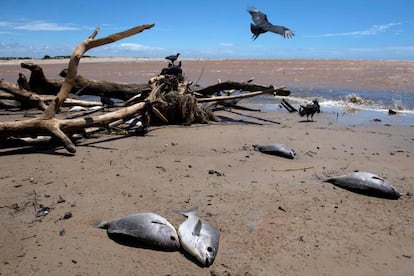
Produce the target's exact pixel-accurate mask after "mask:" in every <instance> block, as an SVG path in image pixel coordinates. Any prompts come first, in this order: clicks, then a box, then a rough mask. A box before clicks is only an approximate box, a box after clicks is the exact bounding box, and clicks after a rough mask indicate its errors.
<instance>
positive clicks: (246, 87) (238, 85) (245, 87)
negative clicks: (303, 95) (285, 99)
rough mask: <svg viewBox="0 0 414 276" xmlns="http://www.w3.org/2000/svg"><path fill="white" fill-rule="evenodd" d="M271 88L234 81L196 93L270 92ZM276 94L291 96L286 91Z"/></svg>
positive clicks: (215, 85)
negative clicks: (224, 91)
mask: <svg viewBox="0 0 414 276" xmlns="http://www.w3.org/2000/svg"><path fill="white" fill-rule="evenodd" d="M270 88H273V86H264V85H260V84H255V83H251V82H249V81H247V82H234V81H226V82H220V83H217V84H214V85H211V86H208V87H206V88H203V89H198V90H196V92H197V93H198V94H201V95H204V96H209V95H214V94H217V93H218V92H220V91H223V90H232V89H235V90H242V91H251V92H254V91H263V90H268V89H270ZM274 94H275V95H278V96H289V94H290V91H288V90H285V89H275V90H274Z"/></svg>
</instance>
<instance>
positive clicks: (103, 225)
mask: <svg viewBox="0 0 414 276" xmlns="http://www.w3.org/2000/svg"><path fill="white" fill-rule="evenodd" d="M93 227H96V228H102V229H108V228H109V222H108V221H106V220H103V221H101V222H98V223H95V224H94V225H93Z"/></svg>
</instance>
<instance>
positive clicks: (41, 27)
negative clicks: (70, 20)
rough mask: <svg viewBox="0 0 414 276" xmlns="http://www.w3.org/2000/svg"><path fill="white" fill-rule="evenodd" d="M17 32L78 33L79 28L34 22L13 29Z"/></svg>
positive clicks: (18, 25)
mask: <svg viewBox="0 0 414 276" xmlns="http://www.w3.org/2000/svg"><path fill="white" fill-rule="evenodd" d="M13 29H16V30H26V31H76V30H79V28H77V27H74V26H73V25H70V24H63V25H59V24H56V23H53V22H46V21H32V22H28V23H25V24H17V25H15V26H14V27H13Z"/></svg>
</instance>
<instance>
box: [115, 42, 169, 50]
mask: <svg viewBox="0 0 414 276" xmlns="http://www.w3.org/2000/svg"><path fill="white" fill-rule="evenodd" d="M110 48H112V49H119V50H125V51H137V52H140V51H164V50H165V49H164V48H161V47H153V46H146V45H142V44H138V43H120V44H114V45H111V46H110Z"/></svg>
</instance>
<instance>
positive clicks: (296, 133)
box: [0, 61, 414, 275]
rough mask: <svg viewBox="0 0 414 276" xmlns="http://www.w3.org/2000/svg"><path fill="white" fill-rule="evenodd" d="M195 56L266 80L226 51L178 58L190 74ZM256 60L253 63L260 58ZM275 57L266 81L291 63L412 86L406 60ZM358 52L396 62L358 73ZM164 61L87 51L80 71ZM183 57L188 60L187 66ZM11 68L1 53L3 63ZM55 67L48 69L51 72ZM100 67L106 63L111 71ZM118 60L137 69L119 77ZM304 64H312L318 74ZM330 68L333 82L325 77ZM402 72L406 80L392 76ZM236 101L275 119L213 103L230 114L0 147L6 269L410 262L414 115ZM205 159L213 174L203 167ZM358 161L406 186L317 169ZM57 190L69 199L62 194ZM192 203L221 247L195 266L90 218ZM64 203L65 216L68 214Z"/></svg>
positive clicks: (406, 269)
mask: <svg viewBox="0 0 414 276" xmlns="http://www.w3.org/2000/svg"><path fill="white" fill-rule="evenodd" d="M200 62H204V63H205V64H207V65H205V69H204V72H205V73H203V78H202V79H203V81H205V82H210V81H211V82H215V81H216V80H217V78H221V79H222V80H226V79H231V80H235V81H241V80H246V79H248V78H250V77H255V80H256V82H258V83H263V82H266V80H268V79H267V78H268V77H266V80H265V79H263V80H262V79H260V74H259V73H258V72H259V70H258V69H257V70H256V69H255V70H253V69H252V71H249V73H251V74H246V72H244V73H240V74H238V73H237V70H236V68H237V67H240V68H244V67H243V66H242V65H240V64H245V62H244V63H239V61H229V62H230V63H232V64H231V65H229V64H227V63H226V62H224V63H223V62H220V61H191V63H194V64H193V65H194V67H192V68H193V69H191V70H186V69H185V70H186V72H189V73H187V74H188V75H189V74H192V76H195V77H192V78H193V79H197V78H198V76H199V71H197V70H196V69H197V68H202V66H200V67H198V66H199V63H200ZM257 62H258V64H261V65H260V66H259V67H260V68H262V67H263V68H265V65H263V63H264V64H265V63H267V62H266V61H257ZM277 62H279V61H277ZM280 62H281V63H280V66H277V67H275V66H274V65H272V67H275V68H282V67H283V68H285V69H284V72H285V73H280V75H277V76H275V78H274V79H273V81H274V82H270V80H269V84H278V83H281V84H287V82H288V81H292V78H291V77H287V76H285V78H284V79H283V78H282V76H284V75H287V74H288V75H289V74H290V75H291V76H292V75H293V74H295V75H296V76H297V79H298V81H297V82H296V81H293V82H294V83H296V84H297V85H308V84H309V83H308V82H307V81H311V80H312V79H318V83H317V84H315V85H319V84H320V83H323V85H327V84H329V83H331V84H332V85H335V84H336V85H337V86H340V85H341V86H342V85H350V86H352V87H356V86H358V87H362V86H363V87H365V88H372V89H376V88H377V87H376V86H375V85H378V82H379V81H381V80H382V82H381V85H379V87H384V85H386V84H388V85H389V86H388V87H395V86H397V85H398V86H403V85H407V84H409V85H408V87H410V85H411V86H412V83H411V84H410V81H412V79H410V80H408V79H409V78H408V76H409V73H412V71H411V70H412V69H413V67H414V65H413V64H412V63H410V62H401V63H398V65H397V64H396V63H393V62H382V61H372V62H371V61H369V62H365V63H364V62H362V61H358V62H357V61H340V62H339V64H338V63H336V62H335V61H326V62H325V63H324V62H323V61H318V62H320V65H319V66H316V64H315V63H314V62H315V61H289V62H288V61H285V62H284V63H283V62H282V61H280ZM290 62H293V63H295V64H294V65H292V64H291V63H290ZM355 63H356V64H357V65H358V66H357V67H358V68H366V67H364V66H365V65H366V66H368V65H367V64H371V65H370V66H374V67H369V68H377V69H378V71H381V70H385V69H384V68H387V66H390V67H388V70H390V71H389V72H388V73H387V74H386V75H383V77H382V78H381V77H380V76H379V75H378V76H377V77H376V78H377V80H376V81H369V80H370V77H369V76H370V74H371V73H372V71H371V69H370V70H368V71H366V69H361V70H360V71H358V72H359V73H356V72H354V71H355V70H343V69H342V70H341V69H340V68H347V67H346V66H345V64H348V65H349V64H355ZM162 64H164V61H151V62H141V61H140V62H135V61H134V62H130V63H128V64H122V65H120V64H113V63H112V62H100V63H85V64H82V63H81V67H80V74H82V75H84V76H86V77H90V78H94V79H101V77H103V76H107V78H105V79H107V80H114V81H122V82H131V80H132V79H135V78H136V79H138V75H140V77H142V76H141V75H142V72H146V74H148V75H147V76H146V78H142V80H145V79H148V78H149V77H150V75H151V73H154V74H156V73H157V72H158V71H159V68H160V65H162ZM187 64H188V63H187V62H186V63H184V66H190V65H187ZM217 64H221V65H220V66H221V69H219V70H220V72H216V73H214V72H213V71H212V69H208V68H210V67H211V68H217V66H218V65H217ZM300 64H301V65H300ZM213 65H214V66H213ZM216 65H217V66H216ZM13 66H15V65H5V66H2V65H0V72H3V73H4V71H5V70H12V69H11V68H12V67H13ZM49 66H50V67H52V68H49ZM53 66H56V67H53ZM61 66H62V64H51V65H48V66H45V67H44V68H47V69H45V71H46V70H47V72H46V74H47V75H48V76H52V75H53V74H57V73H56V72H58V71H59V70H60V69H62V67H61ZM116 66H120V67H119V68H120V69H119V70H120V71H122V72H124V73H123V74H121V75H120V76H117V75H116V74H111V72H114V71H116V70H117V69H114V68H117V67H116ZM244 66H245V65H244ZM268 66H270V65H268ZM57 67H59V69H56V68H57ZM108 67H109V68H112V69H111V70H110V71H107V68H108ZM121 67H122V68H121ZM302 67H303V68H304V69H303V70H299V69H297V68H302ZM5 68H6V69H5ZM125 68H128V69H125ZM130 68H131V69H130ZM132 68H135V69H134V70H141V73H137V72H136V71H132ZM136 68H139V69H136ZM226 68H228V69H226ZM254 68H256V67H254ZM289 68H290V69H289ZM295 68H296V69H295ZM327 68H331V69H330V70H327ZM335 68H336V69H335ZM398 68H400V69H398ZM268 69H269V70H270V67H268ZM13 70H14V69H13ZM17 70H18V69H17ZM49 70H50V71H49ZM123 70H125V71H123ZM200 70H201V69H200ZM214 70H216V69H214ZM243 70H247V69H243ZM335 70H336V71H335ZM298 71H300V72H303V74H299V73H298ZM51 72H54V73H51ZM125 72H131V74H130V75H128V76H125V74H126V73H125ZM304 72H306V73H304ZM322 72H325V73H323V74H322ZM334 72H336V74H334ZM339 72H342V73H339ZM213 73H214V74H213ZM275 74H276V73H275ZM311 74H319V75H317V76H318V77H317V78H316V77H315V78H312V76H311ZM364 74H365V77H364ZM378 74H379V73H378ZM328 75H330V76H331V77H328ZM315 76H316V75H315ZM384 76H396V77H394V78H386V77H384ZM334 77H335V78H336V81H332V80H331V79H332V78H334ZM397 77H398V78H399V80H400V81H394V82H393V80H395V79H397ZM51 78H52V77H51ZM405 78H407V81H406V82H403V81H402V80H403V79H405ZM140 80H141V79H139V81H137V82H140ZM346 80H351V81H346ZM329 81H331V82H329ZM409 89H411V88H409ZM242 113H243V114H245V115H249V116H255V117H259V118H263V119H268V120H271V121H275V122H278V123H280V124H276V123H270V122H265V121H263V120H260V119H254V118H252V117H247V116H241V115H239V114H236V113H231V112H221V113H219V114H218V115H221V116H224V117H229V118H230V119H232V120H233V123H229V121H230V120H227V121H226V122H221V123H212V124H209V125H193V126H190V127H181V126H166V127H154V128H152V129H151V131H150V132H149V134H148V135H147V136H145V137H128V138H124V137H120V136H103V137H100V138H97V139H88V140H85V141H83V142H82V143H81V144H80V145H78V146H77V153H76V154H75V155H74V156H69V155H67V154H66V152H65V150H64V149H57V150H56V151H52V150H44V151H40V152H39V151H32V150H30V149H0V164H1V172H0V187H1V192H0V220H1V221H2V227H1V228H0V249H1V250H0V275H114V274H119V275H137V274H139V275H410V274H411V273H412V271H413V269H414V262H413V260H414V238H413V237H414V227H412V226H413V221H414V213H413V212H412V208H413V207H414V202H413V197H412V193H413V186H412V185H413V183H414V173H413V172H412V168H413V165H414V161H413V158H412V157H413V152H414V136H413V133H414V132H413V130H414V129H413V127H410V126H396V125H395V126H394V125H384V124H382V123H379V124H377V125H374V126H372V125H370V126H347V125H342V124H339V123H338V122H337V121H336V120H333V119H332V117H331V116H329V114H325V113H321V114H317V115H315V119H316V122H313V123H306V122H302V120H303V118H301V117H299V116H298V115H297V114H286V113H279V112H269V113H255V112H247V111H243V112H242ZM5 119H7V118H5V117H4V116H2V117H1V120H2V121H3V120H5ZM17 119H24V118H23V117H22V118H17ZM267 143H282V144H285V145H287V146H289V147H291V148H293V149H294V150H295V151H296V153H297V158H296V159H294V160H288V159H283V158H279V157H274V156H269V155H264V154H261V153H260V152H256V151H254V150H253V148H252V147H251V145H252V144H267ZM209 170H215V171H217V172H219V173H220V175H218V174H209ZM354 170H364V171H370V172H373V173H376V174H378V175H380V176H382V177H384V178H386V179H388V180H389V181H390V182H391V183H392V184H393V185H394V186H395V187H396V188H397V190H399V191H400V193H401V194H402V197H401V198H400V199H399V200H387V199H381V198H374V197H368V196H365V195H360V194H356V193H352V192H349V191H346V190H343V189H340V188H335V187H333V186H332V185H331V184H329V183H324V182H322V181H321V179H324V178H325V177H328V176H335V175H339V174H343V173H348V172H351V171H354ZM60 197H61V198H63V199H64V200H65V202H62V203H58V200H59V198H60ZM35 201H36V202H37V203H39V204H43V205H44V206H48V207H51V211H50V213H49V214H48V215H47V216H45V217H43V218H41V219H39V218H35V216H34V207H33V203H34V202H35ZM193 206H198V207H199V216H200V217H201V218H203V219H205V220H208V221H210V222H211V223H212V224H213V225H215V226H217V227H218V228H219V229H220V232H221V240H220V248H219V252H218V255H217V258H216V260H215V262H214V264H213V265H212V266H210V267H208V268H201V267H199V266H198V265H196V264H195V263H194V262H193V261H192V260H189V259H188V258H187V257H186V256H184V255H183V254H182V253H180V252H160V251H156V250H151V249H143V248H133V247H127V246H124V245H120V244H118V243H115V242H114V241H112V240H111V239H109V238H108V237H107V235H106V232H105V231H104V230H102V229H96V228H94V227H92V225H93V224H94V223H96V222H98V221H100V220H109V219H113V218H117V217H119V216H123V215H127V214H132V213H139V212H155V213H158V214H160V215H162V216H164V217H165V218H167V219H168V220H170V221H171V222H172V223H173V225H175V226H176V227H178V225H179V224H180V223H181V222H182V221H183V220H184V217H182V216H181V215H178V214H177V213H175V212H174V210H184V209H189V208H191V207H193ZM66 212H71V213H72V215H73V216H72V217H71V218H69V219H63V216H64V214H65V213H66ZM63 230H64V231H63Z"/></svg>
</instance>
